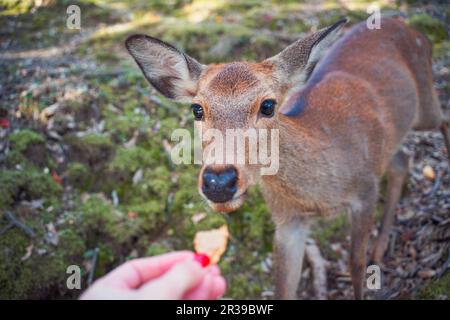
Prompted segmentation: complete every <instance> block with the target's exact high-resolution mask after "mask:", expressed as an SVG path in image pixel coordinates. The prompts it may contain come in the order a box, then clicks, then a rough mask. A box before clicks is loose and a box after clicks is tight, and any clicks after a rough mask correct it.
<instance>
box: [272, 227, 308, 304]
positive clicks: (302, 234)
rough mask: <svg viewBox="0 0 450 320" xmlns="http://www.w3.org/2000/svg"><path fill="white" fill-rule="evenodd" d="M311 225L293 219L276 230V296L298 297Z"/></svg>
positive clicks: (283, 297) (284, 297)
mask: <svg viewBox="0 0 450 320" xmlns="http://www.w3.org/2000/svg"><path fill="white" fill-rule="evenodd" d="M308 231H309V226H308V225H307V224H305V223H302V221H301V220H300V219H297V218H295V219H292V220H289V221H286V222H283V223H281V224H278V225H277V226H276V230H275V246H274V248H275V297H276V298H277V299H296V298H297V288H298V285H299V282H300V277H301V273H302V264H303V256H304V254H305V242H306V237H307V235H308Z"/></svg>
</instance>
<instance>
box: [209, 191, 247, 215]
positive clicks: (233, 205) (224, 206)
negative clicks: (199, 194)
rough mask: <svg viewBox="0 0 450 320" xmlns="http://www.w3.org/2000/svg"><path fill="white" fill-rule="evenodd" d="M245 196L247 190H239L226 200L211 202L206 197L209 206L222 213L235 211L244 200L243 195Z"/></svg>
mask: <svg viewBox="0 0 450 320" xmlns="http://www.w3.org/2000/svg"><path fill="white" fill-rule="evenodd" d="M246 196H247V190H245V191H244V192H240V193H239V194H236V195H235V196H234V197H233V198H232V199H231V200H229V201H227V202H220V203H219V202H213V201H211V200H209V199H207V201H208V204H209V206H210V207H211V208H212V209H213V210H214V211H218V212H223V213H229V212H233V211H236V210H237V209H239V208H240V207H241V206H242V204H243V203H244V201H245V197H246Z"/></svg>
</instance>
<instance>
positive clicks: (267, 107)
mask: <svg viewBox="0 0 450 320" xmlns="http://www.w3.org/2000/svg"><path fill="white" fill-rule="evenodd" d="M276 104H277V103H276V101H275V100H273V99H267V100H264V101H263V102H262V103H261V106H260V107H259V112H261V113H262V114H263V115H265V116H266V117H271V116H273V113H274V111H275V105H276Z"/></svg>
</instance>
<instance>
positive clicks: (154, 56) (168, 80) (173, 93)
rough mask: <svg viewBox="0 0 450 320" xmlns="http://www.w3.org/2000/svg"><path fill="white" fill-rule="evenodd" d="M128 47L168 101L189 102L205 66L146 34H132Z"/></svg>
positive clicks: (126, 44) (146, 75)
mask: <svg viewBox="0 0 450 320" xmlns="http://www.w3.org/2000/svg"><path fill="white" fill-rule="evenodd" d="M125 46H126V48H127V49H128V51H129V52H130V54H131V55H132V56H133V58H134V60H135V61H136V63H137V64H138V65H139V67H140V68H141V70H142V72H143V73H144V75H145V77H146V78H147V80H148V81H149V82H150V84H151V85H152V86H153V87H155V88H156V90H158V91H159V92H160V93H161V94H163V95H164V96H166V97H167V98H171V99H175V100H177V101H180V102H189V101H190V100H191V99H192V97H193V96H194V95H195V94H196V92H197V82H198V79H199V77H200V74H201V72H202V70H203V69H204V68H205V66H204V65H202V64H200V63H199V62H198V61H197V60H195V59H194V58H191V57H189V56H188V55H187V54H185V53H183V52H181V51H179V50H178V49H177V48H175V47H174V46H172V45H170V44H168V43H165V42H163V41H161V40H159V39H156V38H152V37H149V36H146V35H140V34H136V35H132V36H130V37H129V38H128V39H127V40H126V41H125Z"/></svg>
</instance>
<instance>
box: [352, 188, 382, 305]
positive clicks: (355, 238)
mask: <svg viewBox="0 0 450 320" xmlns="http://www.w3.org/2000/svg"><path fill="white" fill-rule="evenodd" d="M377 194H378V192H377V188H376V186H375V185H374V186H373V187H371V188H369V190H368V191H367V192H366V193H365V194H364V195H363V196H362V197H361V199H360V200H358V201H357V202H356V203H354V204H352V212H351V213H352V227H351V234H352V235H351V248H350V273H351V276H352V283H353V289H354V294H355V299H357V300H361V299H362V298H363V284H364V276H365V274H366V252H367V243H368V242H369V233H370V229H371V226H372V223H373V213H374V210H375V205H376V200H377Z"/></svg>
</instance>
